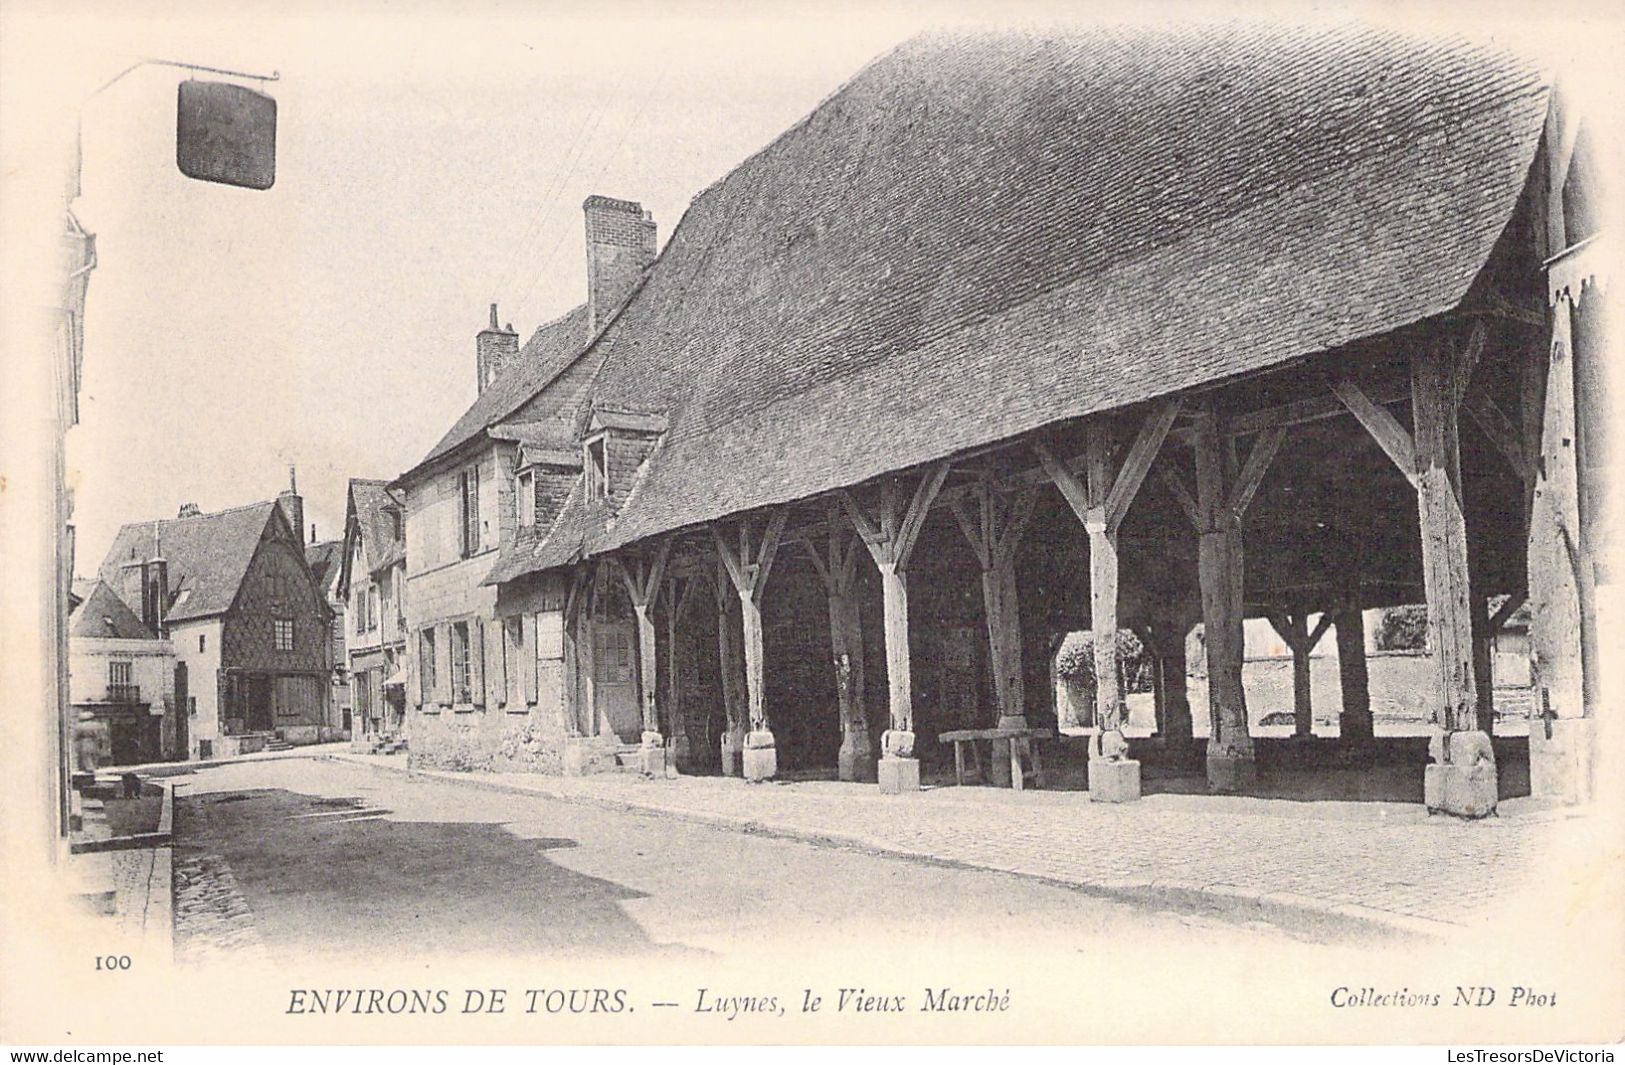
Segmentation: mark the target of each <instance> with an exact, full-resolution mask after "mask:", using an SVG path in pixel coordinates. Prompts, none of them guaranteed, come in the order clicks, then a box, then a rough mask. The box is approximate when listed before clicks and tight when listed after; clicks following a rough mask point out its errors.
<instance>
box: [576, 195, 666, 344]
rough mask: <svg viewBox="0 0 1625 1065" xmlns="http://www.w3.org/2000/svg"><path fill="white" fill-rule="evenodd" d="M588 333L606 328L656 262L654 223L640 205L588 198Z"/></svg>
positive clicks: (609, 199)
mask: <svg viewBox="0 0 1625 1065" xmlns="http://www.w3.org/2000/svg"><path fill="white" fill-rule="evenodd" d="M581 208H582V210H583V211H584V212H586V216H587V329H588V332H589V333H590V334H592V335H596V334H597V333H598V330H600V329H602V328H603V327H604V323H605V322H607V321H609V318H610V315H612V314H614V313H615V312H616V310H618V309H619V308H620V306H621V304H622V303H625V302H626V298H627V297H628V296H630V295H631V294H632V290H633V289H634V288H636V287H637V284H638V281H639V280H640V279H641V278H642V277H643V271H644V270H646V269H648V267H649V264H650V263H652V262H654V261H655V223H654V218H653V217H651V216H650V214H649V212H648V211H645V210H644V209H643V205H642V204H640V203H633V202H632V201H631V200H615V199H611V198H610V197H608V196H588V197H587V199H586V202H584V203H583V204H582V205H581Z"/></svg>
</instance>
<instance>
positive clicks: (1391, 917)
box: [323, 753, 1581, 936]
mask: <svg viewBox="0 0 1625 1065" xmlns="http://www.w3.org/2000/svg"><path fill="white" fill-rule="evenodd" d="M323 756H324V757H328V758H335V759H338V760H341V761H346V762H350V763H353V764H357V765H369V766H374V767H376V768H379V769H383V770H388V771H394V772H401V773H413V774H416V775H421V776H424V777H432V778H435V779H439V780H447V781H453V782H457V783H461V784H465V785H468V786H472V787H485V788H494V789H498V790H502V791H513V792H521V793H531V794H536V795H541V796H546V797H548V798H553V799H561V800H565V801H574V802H586V803H592V804H596V805H601V806H608V807H614V808H621V809H634V810H639V811H645V812H652V813H658V814H665V815H668V816H674V817H680V818H684V819H686V820H693V821H701V822H705V823H709V824H715V825H720V826H724V827H729V828H734V829H737V830H740V831H749V832H761V833H765V834H769V835H775V836H781V837H785V838H791V839H799V840H804V841H810V842H815V843H825V844H832V845H838V846H849V847H858V848H862V849H865V850H869V851H873V852H877V853H885V854H894V855H901V856H906V857H909V858H913V859H923V860H928V861H936V862H942V863H947V864H954V865H964V866H971V867H976V868H982V869H993V870H998V871H1000V872H1008V873H1014V874H1017V875H1022V876H1030V877H1035V878H1039V879H1042V880H1046V881H1050V882H1053V883H1059V884H1065V885H1068V886H1071V887H1075V888H1079V889H1082V890H1085V891H1089V892H1093V893H1097V894H1103V895H1110V896H1116V897H1123V898H1130V899H1140V900H1155V899H1157V898H1163V899H1167V900H1169V901H1179V902H1184V903H1197V904H1206V905H1217V906H1220V907H1224V908H1227V909H1239V910H1242V911H1245V912H1252V913H1255V914H1258V915H1261V916H1268V915H1269V913H1270V912H1271V911H1290V912H1292V913H1294V914H1296V915H1300V916H1301V915H1303V914H1308V915H1318V916H1321V917H1325V918H1328V919H1332V920H1334V921H1337V922H1339V923H1350V922H1352V923H1356V924H1362V925H1366V926H1372V927H1375V928H1380V929H1384V930H1388V931H1395V932H1402V933H1407V934H1420V935H1428V936H1443V935H1447V934H1450V933H1451V932H1453V931H1454V930H1455V929H1456V928H1457V927H1459V926H1463V925H1467V924H1471V923H1473V920H1474V917H1475V916H1476V915H1477V914H1478V913H1479V912H1481V911H1482V910H1483V909H1484V908H1485V907H1487V906H1488V905H1490V904H1492V903H1495V902H1497V901H1500V900H1504V899H1505V898H1506V897H1507V896H1508V895H1510V894H1512V893H1514V892H1516V891H1517V890H1519V889H1520V888H1522V886H1523V885H1524V882H1525V881H1526V879H1527V877H1528V874H1529V873H1530V872H1532V871H1533V870H1534V869H1535V868H1536V867H1538V865H1539V859H1540V856H1541V854H1542V853H1543V852H1544V850H1545V849H1546V847H1547V846H1548V845H1549V844H1550V843H1551V841H1552V840H1553V838H1554V836H1556V835H1559V834H1561V833H1563V832H1565V831H1567V829H1568V828H1569V827H1573V826H1577V825H1578V824H1579V823H1580V817H1581V815H1580V814H1578V813H1576V812H1574V811H1568V810H1563V811H1553V810H1542V809H1539V808H1536V807H1535V806H1534V805H1533V804H1531V803H1529V802H1528V801H1527V800H1525V801H1523V802H1521V803H1520V802H1518V801H1513V802H1510V803H1507V804H1506V809H1505V812H1504V814H1503V816H1501V817H1498V818H1493V819H1490V820H1487V821H1483V822H1475V823H1468V822H1462V821H1456V820H1454V819H1451V818H1442V817H1429V816H1428V815H1427V813H1426V812H1425V811H1424V810H1423V809H1422V808H1421V807H1420V806H1419V805H1411V804H1399V803H1352V802H1324V803H1293V802H1285V801H1281V800H1268V799H1250V798H1237V797H1221V796H1205V795H1153V796H1148V797H1146V798H1145V799H1142V800H1141V801H1139V802H1137V803H1132V804H1127V805H1121V806H1116V805H1112V806H1108V805H1105V804H1095V803H1091V802H1090V801H1089V800H1088V797H1087V795H1086V794H1084V793H1081V792H1056V791H1050V792H1045V791H1033V790H1028V791H1024V792H1021V793H1015V792H1011V791H1008V790H1001V789H994V788H981V787H966V788H952V787H949V788H931V789H927V790H925V791H922V792H919V793H917V794H913V795H906V796H883V795H880V794H879V793H878V792H877V791H876V789H875V788H874V787H873V786H872V785H870V786H864V785H853V784H840V783H836V782H833V781H802V782H794V783H786V782H772V783H765V784H747V783H745V782H744V781H742V780H738V779H731V778H720V777H682V778H679V779H676V780H649V779H645V778H642V777H639V776H635V775H632V774H621V773H610V774H600V775H593V776H586V777H549V776H538V775H533V774H524V773H453V772H441V771H433V770H411V769H408V767H407V763H406V759H405V758H404V757H403V756H399V755H396V756H386V755H364V754H350V753H327V754H324V755H323Z"/></svg>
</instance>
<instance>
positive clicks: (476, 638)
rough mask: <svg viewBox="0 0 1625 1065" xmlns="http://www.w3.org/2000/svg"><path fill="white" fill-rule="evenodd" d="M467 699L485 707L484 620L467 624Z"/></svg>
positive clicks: (480, 619) (471, 621) (479, 619)
mask: <svg viewBox="0 0 1625 1065" xmlns="http://www.w3.org/2000/svg"><path fill="white" fill-rule="evenodd" d="M468 699H469V701H470V702H472V703H473V704H474V705H475V706H485V705H486V702H485V619H484V618H470V619H469V622H468Z"/></svg>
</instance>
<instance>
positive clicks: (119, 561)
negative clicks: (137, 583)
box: [99, 501, 299, 621]
mask: <svg viewBox="0 0 1625 1065" xmlns="http://www.w3.org/2000/svg"><path fill="white" fill-rule="evenodd" d="M271 522H279V523H280V524H281V528H282V531H283V532H284V533H285V534H286V535H288V536H289V537H290V538H291V539H292V540H293V543H294V545H295V546H296V547H297V545H298V542H299V541H298V538H297V537H296V536H294V534H293V532H292V530H290V529H289V528H288V523H287V520H286V519H285V518H283V517H282V512H281V510H280V509H279V508H278V507H277V505H276V504H275V503H274V502H269V501H268V502H264V503H250V504H248V505H247V506H242V507H233V508H231V509H229V510H222V511H217V512H216V513H213V514H200V515H198V516H196V517H191V518H170V519H168V520H164V521H143V522H134V523H132V524H129V525H124V526H122V527H120V529H119V531H118V535H117V536H115V537H114V538H113V546H112V547H110V548H108V551H107V557H106V558H104V559H103V560H102V565H101V569H100V570H99V576H100V577H101V579H102V580H103V581H105V582H107V583H108V584H109V585H111V586H112V587H114V588H117V587H119V586H120V585H119V569H120V567H121V566H122V565H123V564H124V563H125V562H132V561H133V562H140V561H144V560H146V559H149V558H151V557H152V556H153V552H154V550H157V551H158V552H160V553H161V554H162V556H163V558H164V559H165V560H166V561H167V562H168V570H169V592H170V607H169V611H168V612H167V614H166V615H165V619H166V621H186V620H191V619H194V618H205V617H213V616H215V615H218V614H224V613H225V612H226V611H228V610H230V609H231V605H232V603H233V602H235V601H236V598H237V590H238V588H239V587H241V585H242V583H243V577H244V576H245V575H246V574H247V573H248V564H249V563H250V562H251V561H253V559H254V552H255V551H256V550H258V549H259V544H260V538H261V537H262V536H263V535H264V534H265V531H266V526H267V525H268V524H270V523H271ZM129 605H134V604H129Z"/></svg>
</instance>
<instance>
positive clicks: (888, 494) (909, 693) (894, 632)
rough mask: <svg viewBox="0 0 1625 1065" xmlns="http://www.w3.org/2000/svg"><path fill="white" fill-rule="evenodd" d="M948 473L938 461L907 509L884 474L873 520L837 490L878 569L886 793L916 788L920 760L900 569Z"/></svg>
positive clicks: (881, 769) (881, 776)
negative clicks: (886, 710)
mask: <svg viewBox="0 0 1625 1065" xmlns="http://www.w3.org/2000/svg"><path fill="white" fill-rule="evenodd" d="M947 477H948V463H946V462H943V463H938V464H937V465H936V466H935V467H933V468H932V469H931V470H930V471H928V472H927V473H926V474H925V475H924V476H923V477H922V478H921V479H920V482H919V484H918V485H917V486H916V487H915V489H914V494H913V496H912V497H911V498H910V500H909V503H908V506H907V507H906V508H904V507H902V506H901V505H900V502H901V501H900V499H899V497H898V485H897V479H896V478H891V477H888V478H887V479H886V480H884V481H882V482H881V486H880V509H879V513H878V514H877V516H876V517H875V518H873V519H871V518H870V517H869V516H868V515H867V514H866V513H865V512H864V510H863V508H862V507H861V506H859V504H858V501H857V499H856V498H855V497H854V496H853V494H852V493H851V492H842V493H841V494H840V500H841V504H842V506H844V507H845V508H846V512H847V516H848V517H850V518H851V519H852V524H853V526H854V527H855V528H856V529H857V531H858V536H859V538H860V539H862V540H863V545H864V546H865V547H866V548H868V549H869V554H870V557H872V558H873V559H874V563H875V568H876V569H878V570H879V571H880V592H881V607H882V612H883V615H884V620H885V627H886V687H887V701H888V704H889V707H890V710H891V728H889V729H887V730H886V731H885V732H884V733H882V734H881V736H880V762H879V764H878V765H877V766H876V767H875V770H876V776H877V778H878V780H879V783H880V790H881V791H882V792H883V793H885V794H889V795H895V794H900V793H902V792H905V791H918V790H920V762H919V759H917V758H915V757H914V691H913V679H912V674H911V672H910V663H909V647H908V584H907V578H906V576H905V574H906V572H907V568H908V559H909V556H910V555H911V554H912V553H913V551H914V543H915V541H916V540H917V539H918V538H919V535H920V530H921V528H923V527H924V525H925V518H926V515H927V514H929V513H930V511H931V503H932V501H933V500H935V499H936V497H937V493H938V492H939V491H941V489H942V482H943V481H944V480H946V479H947Z"/></svg>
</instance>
